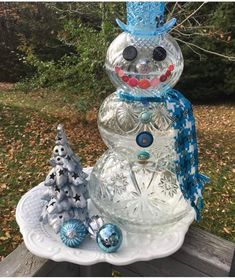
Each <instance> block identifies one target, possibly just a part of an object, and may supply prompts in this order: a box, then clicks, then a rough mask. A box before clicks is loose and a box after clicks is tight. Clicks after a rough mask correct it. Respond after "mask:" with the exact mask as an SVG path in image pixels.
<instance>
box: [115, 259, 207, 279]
mask: <svg viewBox="0 0 235 279" xmlns="http://www.w3.org/2000/svg"><path fill="white" fill-rule="evenodd" d="M125 268H126V269H127V274H128V273H130V272H132V273H133V274H135V276H144V277H205V276H208V275H207V274H205V273H203V272H201V271H199V270H197V269H195V268H193V267H190V266H188V265H185V264H184V263H181V262H179V261H177V260H175V259H173V258H171V257H167V258H163V259H157V260H153V261H148V262H137V263H134V264H131V265H128V266H125ZM115 269H116V267H115ZM117 270H118V267H117ZM123 272H125V270H124V269H123ZM124 276H126V274H125V273H124ZM133 276H134V275H133Z"/></svg>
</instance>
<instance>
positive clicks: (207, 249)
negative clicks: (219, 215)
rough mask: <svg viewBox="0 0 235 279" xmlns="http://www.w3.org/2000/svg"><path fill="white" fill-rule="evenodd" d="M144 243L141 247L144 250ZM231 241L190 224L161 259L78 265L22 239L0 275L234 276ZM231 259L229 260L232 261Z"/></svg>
mask: <svg viewBox="0 0 235 279" xmlns="http://www.w3.org/2000/svg"><path fill="white" fill-rule="evenodd" d="M144 249H145V247H143V251H144ZM234 250H235V244H234V243H232V242H229V241H226V240H224V239H222V238H220V237H217V236H214V235H212V234H210V233H207V232H205V231H203V230H201V229H198V228H195V227H191V228H190V230H189V232H188V233H187V235H186V238H185V242H184V245H183V247H182V248H181V249H180V250H179V251H178V252H176V253H175V254H173V255H171V256H170V257H167V258H163V259H156V260H152V261H147V262H138V263H133V264H131V265H127V266H122V267H120V266H111V265H109V264H107V263H99V264H96V265H92V266H79V265H75V264H72V263H68V262H59V263H57V262H53V261H51V260H46V259H42V258H39V257H36V256H34V255H32V254H31V253H30V252H29V251H28V250H27V249H26V247H25V245H24V244H23V243H22V244H21V245H20V246H19V247H18V248H17V249H16V250H15V251H13V252H12V253H11V254H10V255H9V256H8V257H6V259H4V260H3V261H2V262H1V263H0V276H6V277H8V276H13V277H18V276H34V277H37V276H43V277H44V276H45V277H52V276H56V277H62V276H64V277H95V276H96V277H99V276H111V274H112V270H116V271H119V272H121V274H122V276H130V277H133V276H146V277H147V276H165V277H167V276H172V277H177V276H181V277H184V276H189V277H195V276H199V277H204V276H213V277H216V276H225V277H227V276H229V273H230V276H232V275H233V276H234V274H233V272H234V266H232V261H233V254H234ZM234 264H235V263H233V265H234Z"/></svg>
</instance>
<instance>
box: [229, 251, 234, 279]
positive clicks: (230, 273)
mask: <svg viewBox="0 0 235 279" xmlns="http://www.w3.org/2000/svg"><path fill="white" fill-rule="evenodd" d="M229 276H230V277H235V250H234V253H233V260H232V264H231V268H230V272H229Z"/></svg>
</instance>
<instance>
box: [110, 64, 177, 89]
mask: <svg viewBox="0 0 235 279" xmlns="http://www.w3.org/2000/svg"><path fill="white" fill-rule="evenodd" d="M114 70H115V73H116V74H117V75H118V76H119V78H121V79H122V80H123V81H124V82H125V83H127V84H128V85H129V86H130V87H139V88H141V89H148V88H150V87H153V88H154V87H157V86H158V85H159V84H160V83H161V82H165V81H166V80H167V79H168V77H169V76H170V75H171V73H172V72H173V70H174V65H173V64H171V65H169V66H168V68H167V70H166V72H165V74H162V75H161V76H160V77H154V78H152V79H150V80H149V79H137V78H136V77H130V76H128V75H126V74H125V72H124V71H123V70H122V69H121V67H119V66H116V67H115V69H114Z"/></svg>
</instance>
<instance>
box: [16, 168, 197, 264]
mask: <svg viewBox="0 0 235 279" xmlns="http://www.w3.org/2000/svg"><path fill="white" fill-rule="evenodd" d="M84 171H85V172H87V173H90V171H91V168H89V169H85V170H84ZM44 190H45V189H44V186H43V185H42V184H39V185H38V186H36V187H34V188H33V189H31V190H30V191H29V192H27V193H26V194H25V195H24V196H23V197H22V198H21V199H20V201H19V203H18V205H17V208H16V221H17V223H18V225H19V227H20V232H21V233H22V235H23V239H24V242H25V245H26V247H27V249H28V250H29V251H30V252H31V253H33V254H35V255H37V256H39V257H42V258H47V259H51V260H53V261H57V262H60V261H67V262H72V263H75V264H79V265H92V264H95V263H99V262H107V263H110V264H113V265H127V264H130V263H133V262H136V261H147V260H152V259H156V258H162V257H167V256H168V255H170V254H172V253H174V252H175V251H177V250H178V249H179V248H180V247H181V245H182V244H183V241H184V237H185V234H186V232H187V230H188V228H189V226H190V224H191V223H192V222H193V219H194V214H195V213H194V211H193V210H191V211H189V212H188V213H187V215H186V216H185V217H184V218H182V219H181V220H180V221H179V222H177V223H176V224H175V225H172V226H171V227H169V229H168V230H167V232H165V233H164V234H162V233H160V232H159V233H155V234H145V236H144V237H143V235H142V234H135V233H128V232H126V231H125V230H123V228H122V232H123V244H122V246H121V247H120V250H118V251H117V252H115V253H111V254H106V253H104V252H102V251H101V250H100V249H99V248H98V246H97V245H96V242H95V241H94V240H93V239H91V238H89V237H88V238H87V239H86V240H85V241H84V242H83V243H82V245H81V247H80V248H69V247H67V246H65V245H64V244H63V243H62V241H61V240H60V238H59V235H57V234H56V233H55V232H54V231H53V230H52V228H51V227H50V226H44V225H43V224H42V223H41V222H39V217H40V214H41V210H42V206H43V203H42V201H41V200H40V197H41V196H42V195H43V193H44ZM89 212H90V215H94V214H99V212H98V210H97V209H96V208H95V207H94V205H93V204H92V203H91V202H90V201H89ZM105 221H109V220H108V219H106V220H105Z"/></svg>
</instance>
